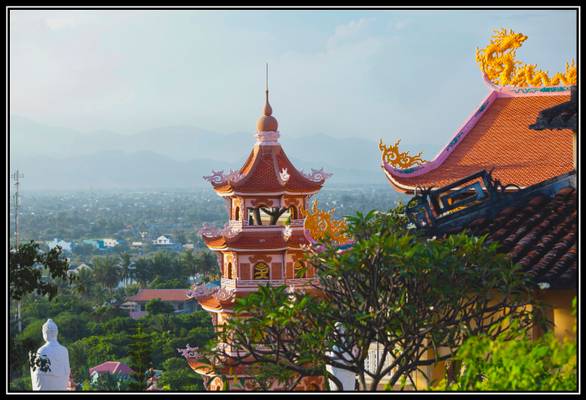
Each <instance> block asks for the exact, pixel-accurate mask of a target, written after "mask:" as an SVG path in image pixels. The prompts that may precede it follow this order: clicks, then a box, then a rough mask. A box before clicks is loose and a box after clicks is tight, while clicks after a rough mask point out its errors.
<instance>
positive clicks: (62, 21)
mask: <svg viewBox="0 0 586 400" xmlns="http://www.w3.org/2000/svg"><path fill="white" fill-rule="evenodd" d="M86 22H87V18H84V17H82V16H80V15H60V16H53V17H47V18H45V24H46V25H47V27H48V28H49V29H51V30H59V29H72V28H77V27H78V26H80V25H83V24H84V23H86Z"/></svg>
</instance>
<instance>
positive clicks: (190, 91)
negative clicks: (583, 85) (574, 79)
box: [10, 10, 576, 144]
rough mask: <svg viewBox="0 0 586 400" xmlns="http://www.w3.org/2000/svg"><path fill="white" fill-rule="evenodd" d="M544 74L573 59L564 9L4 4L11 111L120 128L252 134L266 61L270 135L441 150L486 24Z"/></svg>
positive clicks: (466, 91)
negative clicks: (518, 44) (275, 126)
mask: <svg viewBox="0 0 586 400" xmlns="http://www.w3.org/2000/svg"><path fill="white" fill-rule="evenodd" d="M499 27H506V28H512V29H513V30H515V31H518V32H522V33H524V34H526V35H528V36H529V39H528V40H527V41H526V42H525V44H524V46H523V47H522V48H521V49H520V50H519V51H518V58H519V59H521V60H523V61H525V62H527V63H535V64H537V65H538V67H540V68H543V69H546V70H549V71H550V73H553V72H557V71H562V70H563V69H564V65H565V62H566V61H568V60H570V59H572V58H575V57H576V13H575V11H570V10H568V11H564V10H562V11H529V10H526V11H500V10H499V11H483V10H479V11H449V10H444V11H426V10H422V11H400V10H386V11H368V12H366V11H356V10H349V11H201V10H190V11H184V10H163V11H161V10H134V11H115V10H102V11H95V10H86V11H73V10H61V11H59V10H53V11H40V10H12V11H11V12H10V73H11V75H10V101H11V104H10V112H11V113H12V114H17V115H21V116H24V117H27V118H30V119H33V120H35V121H37V122H40V123H43V124H48V125H55V126H63V127H67V128H72V129H76V130H80V131H82V132H88V133H89V132H91V131H98V130H111V131H115V132H118V133H123V134H132V133H136V132H138V131H141V130H144V129H149V128H153V127H160V126H170V125H173V126H177V125H192V126H196V127H201V128H204V129H207V130H212V131H218V132H224V133H232V132H253V131H254V129H255V121H256V119H257V117H258V116H259V115H260V110H261V107H262V103H263V97H264V92H263V91H264V68H265V62H269V65H270V90H271V104H272V106H273V110H274V115H275V116H276V117H277V119H278V120H279V123H280V131H281V133H282V134H283V135H285V134H286V135H309V134H314V133H326V134H329V135H333V136H363V137H367V138H371V139H378V138H379V137H385V138H389V139H390V138H395V137H401V138H403V141H404V142H407V143H426V142H431V143H438V144H444V143H446V141H447V139H448V138H449V137H450V136H451V135H452V134H453V132H454V131H455V130H456V129H457V127H458V126H459V125H460V124H461V123H462V122H463V120H464V119H465V118H466V117H467V116H468V115H469V114H470V113H471V112H472V111H473V110H474V108H475V107H476V106H477V105H478V104H479V102H480V101H481V100H482V98H483V97H484V96H485V95H486V94H487V93H488V89H487V87H486V86H485V84H484V83H483V81H482V79H481V74H480V71H479V69H478V67H477V65H476V63H475V61H474V54H475V48H476V47H483V46H485V45H486V44H487V43H488V41H489V39H490V36H491V34H492V31H493V29H495V28H499Z"/></svg>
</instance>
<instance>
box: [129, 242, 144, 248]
mask: <svg viewBox="0 0 586 400" xmlns="http://www.w3.org/2000/svg"><path fill="white" fill-rule="evenodd" d="M142 246H143V243H142V242H132V243H130V247H142Z"/></svg>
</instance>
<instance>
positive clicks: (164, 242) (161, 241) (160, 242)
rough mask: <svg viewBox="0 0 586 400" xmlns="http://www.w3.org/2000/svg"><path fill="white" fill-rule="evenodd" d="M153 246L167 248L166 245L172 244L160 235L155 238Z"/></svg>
mask: <svg viewBox="0 0 586 400" xmlns="http://www.w3.org/2000/svg"><path fill="white" fill-rule="evenodd" d="M153 244H155V245H158V246H167V245H171V244H173V243H172V242H171V239H169V238H168V237H167V236H164V235H161V236H159V237H158V238H156V239H155V240H153Z"/></svg>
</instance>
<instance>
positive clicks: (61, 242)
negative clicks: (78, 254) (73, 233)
mask: <svg viewBox="0 0 586 400" xmlns="http://www.w3.org/2000/svg"><path fill="white" fill-rule="evenodd" d="M47 246H49V249H53V248H55V247H57V246H59V247H61V249H62V250H64V251H71V242H66V241H65V240H59V239H57V238H55V239H53V240H51V241H50V242H47Z"/></svg>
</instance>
